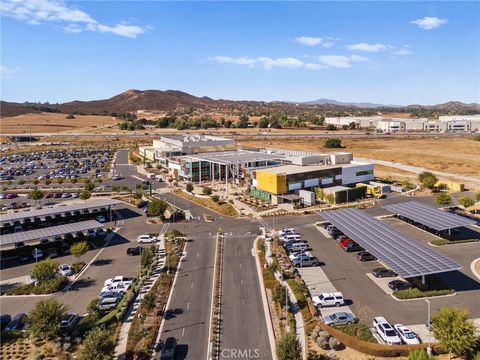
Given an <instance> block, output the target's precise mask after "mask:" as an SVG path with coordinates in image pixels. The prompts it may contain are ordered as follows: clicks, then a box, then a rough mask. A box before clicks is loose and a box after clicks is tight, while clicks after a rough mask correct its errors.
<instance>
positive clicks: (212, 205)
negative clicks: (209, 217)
mask: <svg viewBox="0 0 480 360" xmlns="http://www.w3.org/2000/svg"><path fill="white" fill-rule="evenodd" d="M175 194H177V195H178V196H180V197H183V198H184V199H187V200H190V201H192V202H194V203H197V204H198V205H201V206H203V207H206V208H208V209H210V210H213V211H215V212H217V213H219V214H221V215H226V216H231V217H237V216H238V212H237V210H235V208H234V207H233V205H232V204H230V203H229V202H226V201H221V200H219V201H214V200H213V199H212V197H213V196H214V195H213V196H212V197H200V196H195V195H193V194H188V193H186V192H185V191H183V190H182V189H177V190H175ZM217 196H218V195H217Z"/></svg>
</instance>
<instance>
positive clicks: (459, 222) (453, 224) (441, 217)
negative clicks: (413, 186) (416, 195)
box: [382, 201, 475, 231]
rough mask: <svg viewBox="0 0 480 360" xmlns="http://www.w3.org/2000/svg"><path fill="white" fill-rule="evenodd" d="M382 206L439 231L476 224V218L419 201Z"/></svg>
mask: <svg viewBox="0 0 480 360" xmlns="http://www.w3.org/2000/svg"><path fill="white" fill-rule="evenodd" d="M382 207H383V208H384V209H386V210H388V211H391V212H393V213H395V214H397V215H401V216H403V217H405V218H407V219H410V220H413V221H415V222H418V223H420V224H422V225H425V226H427V227H429V228H430V229H434V230H437V231H441V230H448V229H454V228H458V227H461V226H468V225H471V224H475V221H474V220H471V219H467V218H464V217H462V216H459V215H456V214H452V213H449V212H446V211H443V210H440V209H437V208H435V207H433V206H429V205H426V204H423V203H421V202H418V201H406V202H402V203H398V204H392V205H385V206H382Z"/></svg>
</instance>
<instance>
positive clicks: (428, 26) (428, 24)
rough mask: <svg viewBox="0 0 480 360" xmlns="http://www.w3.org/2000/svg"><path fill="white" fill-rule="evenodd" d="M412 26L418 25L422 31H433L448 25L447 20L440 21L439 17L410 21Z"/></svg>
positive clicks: (426, 17)
mask: <svg viewBox="0 0 480 360" xmlns="http://www.w3.org/2000/svg"><path fill="white" fill-rule="evenodd" d="M410 23H411V24H415V25H417V26H418V27H419V28H420V29H424V30H432V29H436V28H438V27H440V26H442V25H445V24H446V23H448V20H447V19H440V18H438V17H430V16H425V17H423V18H421V19H417V20H413V21H410Z"/></svg>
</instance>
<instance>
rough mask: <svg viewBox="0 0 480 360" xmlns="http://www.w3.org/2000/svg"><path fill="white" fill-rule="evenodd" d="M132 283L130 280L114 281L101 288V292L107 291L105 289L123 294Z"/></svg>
mask: <svg viewBox="0 0 480 360" xmlns="http://www.w3.org/2000/svg"><path fill="white" fill-rule="evenodd" d="M130 285H132V282H131V281H125V282H120V283H114V284H111V285H107V286H104V287H103V288H102V290H101V292H107V291H112V292H116V293H123V294H125V293H126V292H127V290H128V288H129V287H130Z"/></svg>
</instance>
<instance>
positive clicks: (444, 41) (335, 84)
mask: <svg viewBox="0 0 480 360" xmlns="http://www.w3.org/2000/svg"><path fill="white" fill-rule="evenodd" d="M0 12H1V24H0V30H1V45H0V50H1V54H0V76H1V87H0V90H1V94H0V97H1V99H2V100H6V101H17V102H23V101H39V102H47V101H48V102H50V103H56V102H66V101H72V100H93V99H104V98H109V97H112V96H114V95H116V94H119V93H121V92H124V91H126V90H128V89H140V90H147V89H158V90H167V89H174V90H181V91H185V92H188V93H191V94H193V95H196V96H209V97H211V98H214V99H220V98H221V99H233V100H265V101H273V100H281V101H296V102H301V101H311V100H315V99H320V98H327V99H334V100H338V101H347V102H374V103H382V104H398V105H406V104H437V103H442V102H446V101H450V100H456V101H463V102H467V103H470V102H480V2H478V1H472V2H459V1H455V2H446V1H437V2H423V1H415V2H410V1H402V2H394V1H372V2H363V1H354V2H346V1H335V2H298V1H296V2H286V1H284V2H273V1H266V2H253V1H243V2H234V1H223V2H214V1H208V2H203V1H196V2H186V1H178V2H164V1H98V0H97V1H62V0H2V2H1V4H0Z"/></svg>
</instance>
